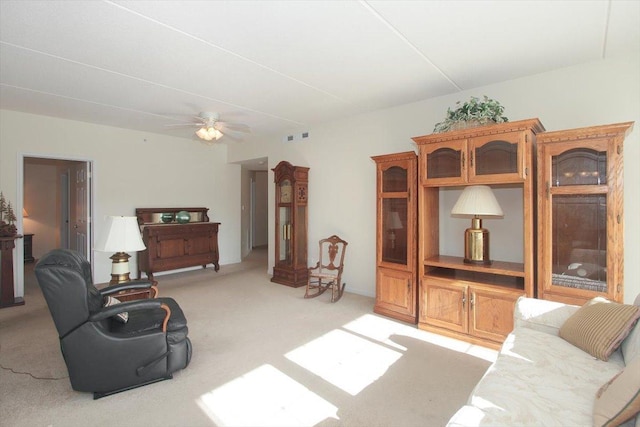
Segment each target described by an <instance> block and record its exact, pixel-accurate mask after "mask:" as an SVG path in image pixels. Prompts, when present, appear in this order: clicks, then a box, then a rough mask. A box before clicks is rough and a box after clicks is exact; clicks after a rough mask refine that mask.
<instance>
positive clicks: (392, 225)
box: [385, 211, 402, 230]
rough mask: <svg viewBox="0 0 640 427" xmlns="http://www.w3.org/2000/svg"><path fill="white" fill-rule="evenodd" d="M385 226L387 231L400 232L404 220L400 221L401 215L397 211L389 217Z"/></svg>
mask: <svg viewBox="0 0 640 427" xmlns="http://www.w3.org/2000/svg"><path fill="white" fill-rule="evenodd" d="M385 226H386V228H387V230H399V229H401V228H402V220H401V219H400V214H399V213H398V212H396V211H393V212H391V213H390V214H389V215H387V220H386V221H385Z"/></svg>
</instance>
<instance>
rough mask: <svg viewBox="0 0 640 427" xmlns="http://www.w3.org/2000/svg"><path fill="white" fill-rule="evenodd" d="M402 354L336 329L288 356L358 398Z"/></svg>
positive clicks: (286, 355)
mask: <svg viewBox="0 0 640 427" xmlns="http://www.w3.org/2000/svg"><path fill="white" fill-rule="evenodd" d="M401 356H402V353H399V352H397V351H394V350H391V349H389V348H387V347H385V346H382V345H379V344H376V343H374V342H372V341H369V340H366V339H363V338H360V337H358V336H356V335H354V334H352V333H349V332H347V331H343V330H338V329H334V330H333V331H330V332H328V333H326V334H325V335H323V336H321V337H319V338H317V339H315V340H313V341H311V342H309V343H307V344H305V345H303V346H300V347H298V348H296V349H295V350H293V351H290V352H289V353H287V354H285V357H286V358H287V359H289V360H291V361H292V362H294V363H296V364H298V365H300V366H302V367H303V368H305V369H307V370H309V371H310V372H313V373H314V374H316V375H318V376H319V377H321V378H322V379H324V380H325V381H328V382H329V383H331V384H333V385H334V386H336V387H338V388H340V389H342V390H344V391H346V392H347V393H349V394H351V395H352V396H355V395H357V394H358V393H360V392H361V391H362V390H363V389H365V388H366V387H367V386H368V385H370V384H372V383H373V382H374V381H376V380H377V379H378V378H380V377H381V376H382V375H384V373H385V372H386V371H387V369H388V368H389V367H390V366H391V365H393V364H394V363H395V362H396V361H397V360H398V359H399V358H400V357H401Z"/></svg>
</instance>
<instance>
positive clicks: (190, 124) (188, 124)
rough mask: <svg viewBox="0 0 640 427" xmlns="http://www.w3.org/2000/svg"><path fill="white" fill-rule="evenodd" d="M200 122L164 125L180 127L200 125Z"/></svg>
mask: <svg viewBox="0 0 640 427" xmlns="http://www.w3.org/2000/svg"><path fill="white" fill-rule="evenodd" d="M200 126H202V125H201V124H198V123H175V124H170V125H164V127H167V128H180V127H200Z"/></svg>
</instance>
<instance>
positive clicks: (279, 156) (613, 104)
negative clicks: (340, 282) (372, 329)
mask: <svg viewBox="0 0 640 427" xmlns="http://www.w3.org/2000/svg"><path fill="white" fill-rule="evenodd" d="M470 72H472V70H471V71H470ZM638 76H640V58H639V57H638V56H635V57H627V58H618V59H612V60H606V61H597V62H593V63H588V64H583V65H579V66H575V67H569V68H565V69H561V70H557V71H553V72H549V73H544V74H539V75H535V76H531V77H526V78H522V79H517V80H512V81H508V82H503V83H497V84H494V85H490V86H486V87H483V88H479V89H477V90H470V91H464V92H461V93H457V94H454V95H449V96H444V97H440V98H436V99H432V100H427V101H422V102H416V103H413V104H408V105H402V106H399V107H396V108H390V109H386V110H378V111H373V112H371V113H367V114H363V115H360V116H356V117H348V118H344V119H343V120H338V121H334V122H331V123H325V124H322V125H317V126H310V127H309V128H304V129H299V130H298V131H309V133H310V137H309V139H308V140H306V141H304V142H293V143H284V142H282V138H283V135H273V136H271V138H269V139H267V140H265V141H260V142H256V143H254V144H250V143H249V144H242V145H240V144H238V145H235V146H233V147H231V148H230V152H229V160H230V161H241V160H243V159H249V158H255V157H268V158H269V168H270V169H271V168H273V167H274V166H275V165H276V164H277V163H278V162H280V161H281V160H287V161H289V162H291V163H292V164H294V165H300V166H306V167H309V168H310V171H309V262H310V263H315V261H316V260H317V251H318V249H317V244H316V242H317V241H318V240H319V239H320V238H322V237H325V236H329V235H331V234H334V233H335V234H338V235H340V236H341V237H343V238H344V239H346V240H347V241H348V242H349V247H348V251H347V256H346V261H345V264H346V267H345V272H344V278H345V281H346V283H347V290H348V291H351V292H356V293H360V294H364V295H371V296H372V295H374V294H375V242H376V240H375V211H376V209H375V165H374V162H373V161H372V160H371V159H370V156H374V155H380V154H387V153H395V152H401V151H408V150H412V149H415V145H414V144H413V142H412V140H411V137H413V136H419V135H425V134H430V133H432V131H433V126H434V125H435V124H436V123H437V122H439V121H441V120H442V119H443V118H444V115H445V112H446V110H447V108H448V107H452V106H454V105H455V102H456V101H458V100H467V99H468V98H469V97H470V96H483V95H487V96H489V97H491V98H494V99H497V100H499V101H500V102H501V103H502V104H503V105H504V106H505V108H506V115H507V116H508V117H509V119H511V120H512V121H515V120H522V119H528V118H534V117H537V118H539V119H540V120H541V121H542V123H543V124H544V125H545V127H546V129H547V130H560V129H570V128H576V127H584V126H593V125H601V124H609V123H618V122H626V121H636V125H635V127H634V130H633V132H632V133H631V134H630V135H629V137H628V138H627V141H626V143H625V196H624V203H625V277H626V280H625V285H626V291H625V300H626V301H629V302H630V301H632V300H633V298H634V297H635V295H637V294H638V293H640V281H639V280H637V279H638V277H640V239H639V238H638V236H640V197H638V194H640V193H639V189H640V168H639V167H638V166H637V165H636V163H637V161H638V159H640V136H639V135H640V97H639V94H640V78H639V77H638ZM272 181H273V174H272V172H269V182H272ZM273 197H274V190H273V185H270V186H269V206H270V212H269V223H270V224H273V221H274V214H273ZM501 203H502V201H501ZM505 203H508V204H510V205H512V207H513V209H517V206H516V203H515V202H514V201H513V200H512V201H510V202H509V201H505ZM505 221H509V219H508V217H507V218H505ZM502 225H503V224H501V226H502ZM448 227H449V229H450V230H452V231H451V232H450V234H451V235H452V238H451V240H450V241H449V242H446V241H445V242H443V243H444V244H445V245H447V244H449V245H451V247H450V248H448V249H447V250H448V251H456V250H458V251H459V249H456V245H458V247H460V246H461V245H462V239H460V237H459V234H460V233H459V232H456V231H455V230H456V227H464V225H455V224H452V225H449V226H448ZM462 229H463V228H462ZM493 231H495V235H494V233H493ZM493 231H492V242H494V240H493V239H494V237H495V238H496V239H498V236H499V231H500V230H493ZM269 233H270V238H269V242H270V245H271V246H273V238H274V236H273V230H271V229H270V230H269ZM506 235H507V236H508V233H506ZM502 240H503V241H504V240H505V239H504V238H503V239H502ZM521 252H522V249H521V243H520V242H518V241H517V240H513V241H512V240H509V239H508V238H507V239H506V241H504V243H503V244H502V245H501V246H500V247H497V246H495V245H492V256H493V255H496V256H505V257H507V256H511V255H510V254H511V253H513V254H521ZM269 263H270V266H271V267H272V266H273V263H274V255H273V253H271V254H270V258H269Z"/></svg>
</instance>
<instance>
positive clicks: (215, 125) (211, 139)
mask: <svg viewBox="0 0 640 427" xmlns="http://www.w3.org/2000/svg"><path fill="white" fill-rule="evenodd" d="M194 119H195V120H196V122H194V123H191V124H180V125H168V126H195V127H198V128H200V129H198V130H197V131H195V135H196V136H197V137H198V138H200V139H201V140H202V142H204V143H205V144H214V143H215V142H216V141H218V140H219V139H220V138H222V137H223V136H225V135H227V136H229V137H230V138H231V139H235V138H234V137H233V136H231V135H229V132H244V133H248V132H251V130H250V129H249V126H247V125H245V124H242V123H230V122H224V121H221V120H220V114H218V113H211V112H201V113H200V114H198V115H197V116H195V117H194Z"/></svg>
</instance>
